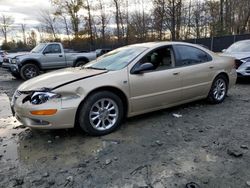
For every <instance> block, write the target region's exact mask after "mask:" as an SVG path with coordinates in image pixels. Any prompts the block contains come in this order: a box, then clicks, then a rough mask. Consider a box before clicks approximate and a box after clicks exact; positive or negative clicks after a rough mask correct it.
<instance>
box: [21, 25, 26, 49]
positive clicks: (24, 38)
mask: <svg viewBox="0 0 250 188" xmlns="http://www.w3.org/2000/svg"><path fill="white" fill-rule="evenodd" d="M21 29H22V34H23V44H24V45H26V24H25V23H22V24H21Z"/></svg>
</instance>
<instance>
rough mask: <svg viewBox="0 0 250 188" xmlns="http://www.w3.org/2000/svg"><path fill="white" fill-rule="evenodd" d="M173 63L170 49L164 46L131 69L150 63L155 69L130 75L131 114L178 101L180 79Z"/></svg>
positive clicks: (155, 108)
mask: <svg viewBox="0 0 250 188" xmlns="http://www.w3.org/2000/svg"><path fill="white" fill-rule="evenodd" d="M174 61H175V60H174V55H173V50H172V47H171V46H166V47H162V48H159V49H156V50H153V51H151V52H150V53H148V54H147V55H146V56H145V57H144V58H142V59H141V60H140V61H139V62H138V63H137V64H136V65H135V66H134V67H133V68H135V67H136V66H139V65H140V64H143V63H147V62H150V63H152V64H153V65H154V66H155V69H154V70H151V71H147V72H143V73H139V74H131V73H130V75H129V83H130V102H131V105H132V111H133V112H132V113H135V114H136V113H141V112H147V111H152V110H157V109H160V108H162V107H163V106H170V105H171V104H174V103H176V102H178V101H179V100H180V97H181V79H180V75H179V74H178V72H176V69H175V67H174ZM133 68H132V69H133Z"/></svg>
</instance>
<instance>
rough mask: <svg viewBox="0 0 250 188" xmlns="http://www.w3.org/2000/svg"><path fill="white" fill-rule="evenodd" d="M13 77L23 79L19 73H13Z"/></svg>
mask: <svg viewBox="0 0 250 188" xmlns="http://www.w3.org/2000/svg"><path fill="white" fill-rule="evenodd" d="M11 75H12V76H13V77H15V78H16V79H21V75H20V74H18V73H13V72H11Z"/></svg>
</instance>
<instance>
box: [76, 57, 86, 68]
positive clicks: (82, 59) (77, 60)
mask: <svg viewBox="0 0 250 188" xmlns="http://www.w3.org/2000/svg"><path fill="white" fill-rule="evenodd" d="M79 61H85V62H86V63H88V62H89V60H88V58H86V57H80V58H78V59H76V60H75V63H74V67H75V66H76V63H77V62H79Z"/></svg>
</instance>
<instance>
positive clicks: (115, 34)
mask: <svg viewBox="0 0 250 188" xmlns="http://www.w3.org/2000/svg"><path fill="white" fill-rule="evenodd" d="M50 2H51V5H52V7H53V9H51V10H41V13H40V19H39V21H40V24H38V25H37V26H35V30H36V32H33V34H32V35H30V36H29V38H28V41H27V36H26V33H27V28H26V25H25V24H21V25H20V31H21V33H22V34H23V40H22V41H21V42H22V43H23V44H24V45H27V43H29V44H31V45H33V44H34V43H35V40H36V38H40V40H41V41H42V42H44V41H62V42H63V43H64V44H65V45H66V46H67V45H68V46H72V45H73V46H74V47H75V48H81V49H83V48H85V49H86V48H87V49H95V48H97V47H107V46H113V47H116V46H121V45H125V44H132V43H137V42H147V41H161V40H186V39H190V38H204V37H214V36H223V35H232V34H245V33H249V32H250V1H249V0H50ZM12 24H13V19H12V18H11V17H8V16H5V15H2V17H1V18H0V25H1V31H2V35H3V36H4V39H5V43H7V42H8V41H7V34H8V32H9V31H10V30H11V25H12ZM37 35H39V36H37Z"/></svg>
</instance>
